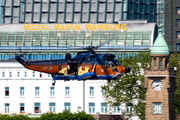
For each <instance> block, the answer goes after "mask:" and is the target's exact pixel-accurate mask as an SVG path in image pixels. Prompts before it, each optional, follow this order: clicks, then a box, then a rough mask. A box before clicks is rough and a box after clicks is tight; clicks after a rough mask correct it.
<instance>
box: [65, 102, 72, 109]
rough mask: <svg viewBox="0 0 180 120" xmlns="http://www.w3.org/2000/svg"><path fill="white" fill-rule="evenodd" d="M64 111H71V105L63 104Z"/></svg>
mask: <svg viewBox="0 0 180 120" xmlns="http://www.w3.org/2000/svg"><path fill="white" fill-rule="evenodd" d="M64 109H65V110H69V111H71V103H64Z"/></svg>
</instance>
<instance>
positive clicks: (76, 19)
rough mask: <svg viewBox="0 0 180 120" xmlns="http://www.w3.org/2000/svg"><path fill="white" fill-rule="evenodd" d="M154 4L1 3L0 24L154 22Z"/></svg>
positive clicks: (134, 0)
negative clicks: (139, 20) (138, 20)
mask: <svg viewBox="0 0 180 120" xmlns="http://www.w3.org/2000/svg"><path fill="white" fill-rule="evenodd" d="M156 4H157V3H156V0H1V5H0V7H1V8H0V9H1V10H0V19H1V20H0V24H13V23H117V22H118V21H119V20H132V19H133V20H136V19H147V20H148V22H156Z"/></svg>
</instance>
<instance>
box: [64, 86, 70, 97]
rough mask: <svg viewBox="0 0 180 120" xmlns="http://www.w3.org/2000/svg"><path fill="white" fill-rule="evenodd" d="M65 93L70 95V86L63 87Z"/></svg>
mask: <svg viewBox="0 0 180 120" xmlns="http://www.w3.org/2000/svg"><path fill="white" fill-rule="evenodd" d="M65 95H66V96H69V95H70V88H69V87H65Z"/></svg>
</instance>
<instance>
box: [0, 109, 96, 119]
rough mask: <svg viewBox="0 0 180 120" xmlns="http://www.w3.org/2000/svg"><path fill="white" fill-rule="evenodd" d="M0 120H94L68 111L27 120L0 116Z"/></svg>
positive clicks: (22, 117) (19, 117)
mask: <svg viewBox="0 0 180 120" xmlns="http://www.w3.org/2000/svg"><path fill="white" fill-rule="evenodd" d="M0 120H94V118H93V116H92V115H90V114H86V113H85V112H78V113H71V112H70V111H66V110H65V111H63V112H62V113H58V114H55V113H52V112H50V113H46V114H43V115H41V117H40V118H29V117H28V116H25V115H13V116H9V115H0Z"/></svg>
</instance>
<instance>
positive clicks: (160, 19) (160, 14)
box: [157, 0, 165, 35]
mask: <svg viewBox="0 0 180 120" xmlns="http://www.w3.org/2000/svg"><path fill="white" fill-rule="evenodd" d="M157 25H158V29H161V30H162V35H164V33H165V31H164V0H157Z"/></svg>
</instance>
